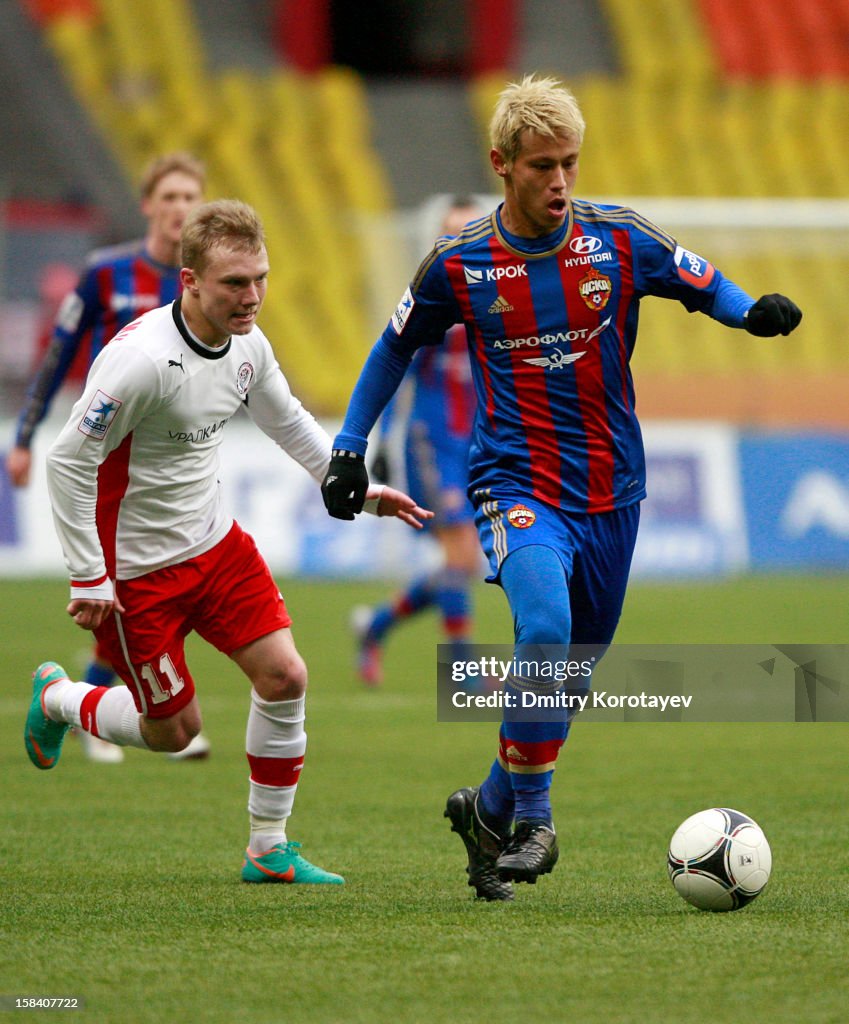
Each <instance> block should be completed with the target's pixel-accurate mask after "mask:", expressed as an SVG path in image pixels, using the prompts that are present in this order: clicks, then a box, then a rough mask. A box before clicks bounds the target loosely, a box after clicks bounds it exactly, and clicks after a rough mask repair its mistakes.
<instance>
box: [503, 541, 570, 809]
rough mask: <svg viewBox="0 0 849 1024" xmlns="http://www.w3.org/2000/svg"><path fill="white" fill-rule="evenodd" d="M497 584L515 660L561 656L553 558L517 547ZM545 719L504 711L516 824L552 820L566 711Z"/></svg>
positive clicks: (562, 622)
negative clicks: (506, 605) (504, 604)
mask: <svg viewBox="0 0 849 1024" xmlns="http://www.w3.org/2000/svg"><path fill="white" fill-rule="evenodd" d="M499 581H500V583H501V586H502V588H503V589H504V592H505V594H506V595H507V599H508V601H509V602H510V608H511V611H512V612H513V624H514V632H515V647H514V655H515V657H516V659H517V660H518V661H520V662H525V663H527V664H529V665H533V664H535V663H539V664H542V663H544V662H546V661H548V659H550V658H551V657H552V656H555V657H559V656H560V655H561V654H562V655H563V656H566V655H567V654H568V645H569V640H570V634H571V629H572V615H571V607H570V602H569V588H568V579H567V576H566V570H565V568H564V566H563V563H562V562H561V561H560V558H559V556H558V554H557V553H556V552H555V551H554V550H553V549H551V548H547V547H544V546H542V545H539V546H536V545H533V546H528V547H524V548H520V549H518V550H517V551H514V552H513V553H512V554H511V555H510V557H509V558H508V559H507V560H506V561H505V562H504V565H503V566H502V569H501V576H500V580H499ZM541 682H544V680H543V681H540V680H537V681H535V680H534V679H533V678H524V679H522V680H515V685H516V687H517V688H520V689H521V688H526V687H528V686H530V687H531V688H532V689H536V688H537V687H538V686H539V685H540V683H541ZM545 717H546V719H547V720H544V721H530V720H528V719H527V715H526V714H522V713H521V712H517V713H514V714H511V713H510V712H509V711H507V710H506V709H505V721H504V723H503V725H502V727H501V735H502V741H501V742H502V754H501V756H502V758H503V759H504V760H505V761H506V762H507V763H508V764H509V765H510V768H511V771H510V776H509V777H510V781H511V785H512V787H513V795H514V798H515V809H514V816H515V820H516V821H522V820H537V821H546V822H550V821H551V795H550V794H551V779H552V776H553V774H554V765H555V762H556V761H557V757H558V754H559V753H560V748H561V746H562V745H563V742H564V741H565V739H566V736H567V735H568V732H569V722H568V716H567V713H566V711H565V710H563V711H562V712H561V711H560V709H553V710H552V711H551V712H550V713H547V714H546V716H545ZM528 769H533V770H530V771H529V770H528Z"/></svg>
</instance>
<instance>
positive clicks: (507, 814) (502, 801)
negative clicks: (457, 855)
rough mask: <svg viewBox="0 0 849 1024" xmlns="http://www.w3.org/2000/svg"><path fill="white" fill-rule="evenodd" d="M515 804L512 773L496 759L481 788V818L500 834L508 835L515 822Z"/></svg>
mask: <svg viewBox="0 0 849 1024" xmlns="http://www.w3.org/2000/svg"><path fill="white" fill-rule="evenodd" d="M513 804H514V797H513V786H512V784H511V782H510V775H509V774H508V773H507V772H506V771H505V770H504V768H503V767H502V765H501V762H500V761H498V759H496V760H495V761H493V762H492V767H491V768H490V769H489V775H488V776H487V777H486V778H485V779H484V781H483V783H482V784H481V788H480V801H479V809H480V810H481V811H482V812H483V813H482V814H481V818H482V819H483V823H484V825H486V826H487V828H491V829H492V830H493V832H497V833H498V834H499V835H506V834H507V833H508V832H509V831H510V826H511V825H512V824H513Z"/></svg>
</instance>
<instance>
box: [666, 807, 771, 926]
mask: <svg viewBox="0 0 849 1024" xmlns="http://www.w3.org/2000/svg"><path fill="white" fill-rule="evenodd" d="M667 865H668V867H669V878H670V879H671V881H672V884H673V885H674V886H675V891H676V892H677V893H678V894H679V896H682V897H683V898H684V899H685V900H686V901H687V902H688V903H692V904H693V906H694V907H698V908H699V910H739V909H740V907H745V906H746V904H747V903H751V902H752V900H753V899H754V898H755V897H756V896H757V895H758V893H760V892H761V891H762V889H763V887H764V886H765V885H766V883H767V881H768V880H769V873H770V871H771V870H772V853H771V851H770V848H769V843H768V842H767V839H766V836H765V835H764V834H763V831H762V830H761V827H760V826H759V825H758V824H757V822H755V821H752V819H751V818H750V817H748V815H746V814H741V813H740V811H732V810H731V809H730V808H728V807H711V808H710V810H707V811H699V813H698V814H693V815H691V817H689V818H687V820H686V821H684V822H682V823H681V825H679V826H678V828H677V829H676V831H675V835H673V837H672V839H671V841H670V843H669V855H668V858H667Z"/></svg>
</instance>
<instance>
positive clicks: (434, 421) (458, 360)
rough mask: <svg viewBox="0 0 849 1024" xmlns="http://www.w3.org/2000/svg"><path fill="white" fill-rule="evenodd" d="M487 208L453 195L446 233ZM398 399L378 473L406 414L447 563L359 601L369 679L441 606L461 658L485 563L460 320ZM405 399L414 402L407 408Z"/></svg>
mask: <svg viewBox="0 0 849 1024" xmlns="http://www.w3.org/2000/svg"><path fill="white" fill-rule="evenodd" d="M483 212H484V211H483V209H482V208H481V207H480V206H479V205H477V204H476V203H475V202H474V200H472V199H470V198H466V197H463V196H455V197H454V198H453V199H452V200H451V201H450V204H449V206H448V208H447V210H446V212H445V215H444V217H443V219H442V223H441V227H440V232H441V233H442V234H443V235H451V236H454V235H458V234H459V233H460V231H462V229H463V228H464V227H465V226H466V224H468V223H469V221H471V220H473V219H476V218H478V217H480V216H481V214H482V213H483ZM406 383H407V384H408V385H409V387H408V388H407V389H406V392H405V393H404V395H403V398H402V396H401V395H400V394H399V395H398V396H397V397H398V398H399V399H402V400H400V401H393V402H390V404H389V405H388V406H387V408H386V411H385V412H384V414H383V417H382V418H381V421H380V437H381V442H380V447H379V449H378V452H377V454H376V456H375V459H374V461H373V463H372V476H373V477H374V479H375V480H378V481H379V482H383V483H389V482H390V480H391V476H392V473H391V471H390V466H391V463H392V458H391V454H390V451H389V449H390V445H389V443H388V441H387V438H388V436H389V435H390V433H391V431H392V430H393V428H394V424H395V421H396V420H398V419H399V418H400V419H405V424H404V434H405V436H404V456H405V464H406V475H407V480H406V486H407V489H408V490H409V491H412V492H414V493H415V494H417V495H418V498H419V501H421V502H422V503H424V504H425V505H427V507H428V508H430V509H432V510H433V511H434V513H435V516H434V518H433V519H432V520H431V521H430V522H429V523H426V524H425V527H424V529H425V530H429V529H432V531H433V534H434V536H435V537H436V540H437V542H438V543H439V547H440V552H441V555H442V562H441V564H440V565H439V566H438V567H437V568H436V569H434V570H432V571H430V572H427V573H425V574H424V575H422V576H418V577H416V578H415V579H414V580H412V582H411V583H410V584H409V585H408V586H407V587H406V588H405V589H404V590H403V591H402V592H401V593H400V594H397V595H396V596H395V597H393V598H392V600H391V601H388V602H387V603H386V604H383V605H380V606H379V607H378V608H375V609H372V608H368V607H365V606H360V607H358V608H355V609H354V611H353V614H352V616H351V623H352V626H353V629H354V633H355V635H356V639H357V670H358V672H359V675H360V678H361V679H362V680H363V682H364V683H366V684H367V685H369V686H376V685H378V684H379V683H380V682H381V680H382V678H383V670H382V665H381V648H382V645H383V643H384V641H385V640H386V637H387V635H388V634H389V632H390V631H391V630H392V629H393V628H394V627H395V626H397V625H398V624H399V623H402V622H404V621H406V620H407V619H409V618H411V617H412V616H414V615H418V614H419V613H420V612H423V611H424V610H425V609H427V608H430V607H433V606H436V608H437V609H438V610H439V613H440V616H441V619H442V629H443V632H444V634H445V637H446V641H445V642H446V643H448V644H450V645H451V646H452V648H453V651H454V656H455V657H456V658H462V657H463V656H464V653H463V652H464V650H465V648H466V647H467V646H468V642H469V635H470V631H471V628H472V602H471V594H470V590H471V583H472V580H473V579H474V577H475V575H476V573H477V572H478V569H479V567H480V547H479V545H478V538H477V531H476V529H475V525H474V510H473V508H472V506H471V504H470V502H469V500H468V498H467V497H466V490H467V487H468V477H469V469H468V466H469V443H470V441H471V433H472V422H473V419H474V413H475V392H474V387H473V386H472V377H471V371H470V367H469V354H468V350H467V348H466V334H465V331H464V330H463V328H462V326H460V325H459V324H458V325H455V326H454V327H452V328H450V330H449V331H448V333H447V335H446V337H445V340H444V342H443V344H442V345H440V346H438V347H436V348H433V347H431V348H423V349H420V350H419V351H418V352H417V353H416V356H415V358H414V359H413V362H412V366H411V367H410V373H409V374H408V375H407V381H406ZM403 406H409V409H408V411H407V412H406V413H405V412H404V411H403V409H402V408H399V407H403Z"/></svg>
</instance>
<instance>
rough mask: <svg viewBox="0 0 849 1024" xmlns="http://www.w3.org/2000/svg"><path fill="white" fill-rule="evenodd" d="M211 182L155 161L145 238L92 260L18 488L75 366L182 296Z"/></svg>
mask: <svg viewBox="0 0 849 1024" xmlns="http://www.w3.org/2000/svg"><path fill="white" fill-rule="evenodd" d="M205 183H206V171H205V168H204V166H203V164H202V163H201V162H200V161H199V160H197V159H195V157H193V156H191V155H190V154H189V153H168V154H166V155H164V156H160V157H157V158H156V159H154V160H153V161H151V162H150V163H149V164H148V165H147V167H146V168H145V170H144V171H143V173H142V176H141V182H140V186H139V188H140V194H141V212H142V214H143V215H144V217H145V219H146V220H147V232H146V234H145V236H144V238H142V239H138V240H136V241H132V242H127V243H125V244H123V245H115V246H109V247H106V248H103V249H97V250H95V251H94V252H93V253H92V254H91V255H90V256H89V258H88V261H87V265H86V268H85V270H84V271H83V274H82V276H81V277H80V279H79V282H78V283H77V285H76V287H75V288H74V290H73V291H71V292H69V293H68V295H66V296H65V298H64V300H63V302H62V304H61V306H60V308H59V312H58V315H57V317H56V322H55V324H54V327H53V336H52V339H51V341H50V344H49V346H48V348H47V350H46V351H45V353H44V357H43V359H42V362H41V365H40V367H39V369H38V371H37V372H36V374H35V376H34V378H33V380H32V383H31V384H30V387H29V389H28V391H27V397H26V401H25V403H24V407H23V409H22V410H21V413H20V416H19V417H18V423H17V428H16V434H15V444H14V447H13V448H12V449H11V451H10V452H9V454H8V456H7V459H6V469H7V471H8V474H9V477H10V479H11V481H12V483H13V484H14V486H15V487H25V486H26V485H27V484H28V483H29V477H30V469H31V465H32V442H33V437H34V436H35V432H36V430H37V428H38V426H39V424H40V423H41V422H42V420H43V419H44V418H45V416H46V415H47V414H48V412H49V411H50V406H51V404H52V402H53V399H54V397H55V396H56V393H57V391H58V390H59V388H60V387H61V386H62V384H63V383H64V382H65V380H66V379H67V377H68V372H69V371H70V369H71V367H72V365H74V364H75V363H78V361H79V359H80V358H87V360H88V366H90V365H91V363H92V362H94V360H95V358H96V357H97V356H98V354H99V353H100V351H101V350H102V348H103V347H104V345H107V344H108V343H109V342H110V341H111V340H112V338H113V337H114V336H115V335H116V334H117V333H118V332H119V331H120V330H122V329H123V328H124V327H126V326H127V324H129V323H131V322H132V321H133V320H135V319H136V317H139V316H141V315H142V314H143V313H147V312H148V311H149V310H151V309H156V308H157V307H158V306H162V305H164V304H165V303H167V302H172V301H173V300H174V299H175V298H176V297H177V296H178V295H179V293H180V232H181V231H182V229H183V224H184V223H185V220H186V217H187V216H188V214H189V212H190V211H191V210H192V209H193V208H194V207H195V206H197V204H198V203H199V202H201V200H202V198H203V191H204V187H205ZM84 678H85V680H86V681H87V682H89V683H92V684H93V685H96V686H110V685H112V683H114V682H115V679H116V676H115V673H114V672H113V670H112V666H111V665H110V664H109V663H108V661H107V660H106V659H105V658H104V656H103V652H102V651H100V650H98V648H97V646H95V649H94V651H93V653H92V658H91V661H90V662H89V664H88V666H87V668H86V672H85V677H84ZM80 738H81V739H82V741H83V746H84V749H85V751H86V755H87V756H88V757H89V758H90V759H91V760H93V761H101V762H104V763H109V762H116V761H122V760H123V757H124V755H123V752H122V750H121V748H120V747H116V746H114V745H113V744H109V743H104V742H102V741H101V740H98V739H97V737H93V736H90V735H88V734H84V733H81V734H80ZM208 753H209V741H208V740H207V738H206V737H205V736H203V735H201V736H198V737H196V738H195V740H194V741H193V743H192V744H191V746H190V747H189V748H187V750H186V751H183V752H181V753H180V754H179V755H177V756H176V757H175V758H174V759H175V760H182V759H186V758H199V757H205V756H206V755H207V754H208Z"/></svg>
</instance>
